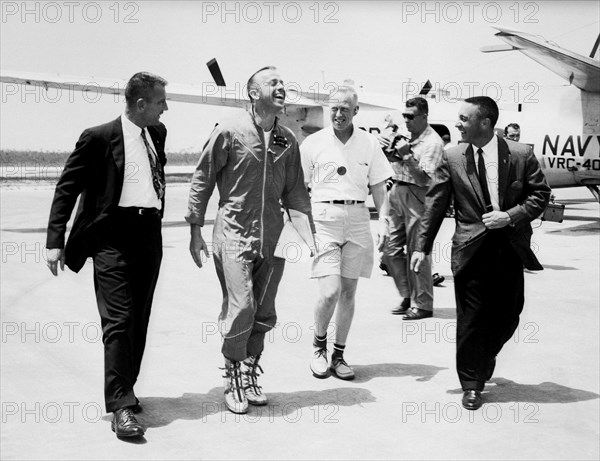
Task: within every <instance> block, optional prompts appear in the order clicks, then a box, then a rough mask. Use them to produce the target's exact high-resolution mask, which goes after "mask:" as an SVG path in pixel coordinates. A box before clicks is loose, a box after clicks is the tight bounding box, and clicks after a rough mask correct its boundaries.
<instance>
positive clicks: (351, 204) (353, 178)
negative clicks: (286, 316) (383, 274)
mask: <svg viewBox="0 0 600 461" xmlns="http://www.w3.org/2000/svg"><path fill="white" fill-rule="evenodd" d="M328 104H329V109H330V117H331V126H329V127H326V128H323V129H322V130H320V131H318V132H317V133H315V134H313V135H311V136H309V137H308V138H307V139H306V140H305V141H304V143H303V144H302V146H300V152H301V155H302V168H303V170H304V178H305V181H306V183H307V185H308V187H310V189H311V202H312V210H313V219H314V222H315V227H316V234H315V240H316V244H317V255H316V256H315V259H314V262H313V267H312V278H317V279H318V281H319V300H318V301H317V306H316V308H315V338H314V343H313V345H314V347H315V350H314V354H313V357H312V360H311V364H310V368H311V371H312V372H313V375H314V376H316V377H317V378H325V377H326V376H327V370H328V368H331V371H332V372H333V373H334V374H335V375H336V376H337V377H338V378H340V379H347V380H349V379H353V378H354V371H353V370H352V368H351V367H350V366H349V365H348V364H347V363H346V361H345V360H344V355H343V354H344V348H345V346H346V339H347V337H348V332H349V331H350V325H351V323H352V317H353V316H354V298H355V294H356V286H357V284H358V278H359V277H367V278H368V277H370V276H371V271H372V269H373V259H374V258H373V237H372V235H371V228H370V225H369V218H370V214H369V209H368V208H367V207H366V205H365V201H366V199H367V195H368V194H369V190H370V191H371V193H372V194H373V201H374V202H375V206H376V208H377V211H378V212H379V216H380V232H379V242H378V248H379V249H381V248H383V245H384V244H385V240H386V238H387V236H388V201H387V194H386V188H385V181H386V179H388V178H389V177H391V176H392V175H393V173H394V172H393V170H392V168H391V167H390V165H389V163H388V161H387V159H386V158H385V155H384V154H383V152H382V150H381V148H380V146H379V143H378V141H377V138H375V137H374V136H372V135H370V134H368V133H367V132H366V131H363V130H360V129H358V128H357V127H355V126H354V124H353V123H352V119H353V118H354V116H355V115H356V114H357V113H358V97H357V95H356V92H355V91H354V89H353V88H351V87H339V88H338V89H337V91H336V93H335V94H333V95H331V96H330V98H329V101H328ZM336 306H337V309H336ZM334 311H335V312H336V318H335V324H334V325H335V328H334V332H335V333H334V336H335V340H334V346H333V354H332V357H331V364H329V363H328V361H327V328H328V326H329V322H330V320H331V318H332V316H333V313H334Z"/></svg>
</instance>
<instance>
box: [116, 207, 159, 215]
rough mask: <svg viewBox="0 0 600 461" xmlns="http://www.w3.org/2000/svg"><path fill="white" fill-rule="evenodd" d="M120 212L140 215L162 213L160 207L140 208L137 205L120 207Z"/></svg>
mask: <svg viewBox="0 0 600 461" xmlns="http://www.w3.org/2000/svg"><path fill="white" fill-rule="evenodd" d="M118 210H119V213H124V214H128V215H129V214H131V215H138V216H155V215H157V214H159V213H160V211H159V210H158V208H140V207H137V206H127V207H122V206H120V207H119V208H118Z"/></svg>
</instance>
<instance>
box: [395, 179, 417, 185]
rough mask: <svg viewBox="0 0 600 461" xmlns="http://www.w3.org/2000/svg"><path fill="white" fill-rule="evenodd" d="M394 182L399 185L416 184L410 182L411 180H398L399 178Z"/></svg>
mask: <svg viewBox="0 0 600 461" xmlns="http://www.w3.org/2000/svg"><path fill="white" fill-rule="evenodd" d="M394 184H396V185H397V186H414V185H415V184H413V183H410V182H406V181H398V180H394Z"/></svg>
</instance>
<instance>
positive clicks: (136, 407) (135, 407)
mask: <svg viewBox="0 0 600 461" xmlns="http://www.w3.org/2000/svg"><path fill="white" fill-rule="evenodd" d="M129 408H131V411H133V413H135V414H136V415H137V414H138V413H141V412H142V411H144V409H143V408H142V406H141V405H140V402H138V403H136V404H135V405H132V406H130V407H129Z"/></svg>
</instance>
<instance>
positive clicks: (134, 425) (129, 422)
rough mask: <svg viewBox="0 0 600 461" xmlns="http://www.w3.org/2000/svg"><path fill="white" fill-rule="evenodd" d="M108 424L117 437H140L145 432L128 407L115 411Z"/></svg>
mask: <svg viewBox="0 0 600 461" xmlns="http://www.w3.org/2000/svg"><path fill="white" fill-rule="evenodd" d="M110 426H111V428H112V430H113V432H114V433H115V434H116V436H117V437H141V436H142V435H144V432H145V431H144V428H143V427H142V425H141V424H140V423H138V420H137V419H135V416H133V412H132V411H131V409H130V408H121V409H120V410H117V411H115V412H114V413H113V420H112V423H111V425H110Z"/></svg>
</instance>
